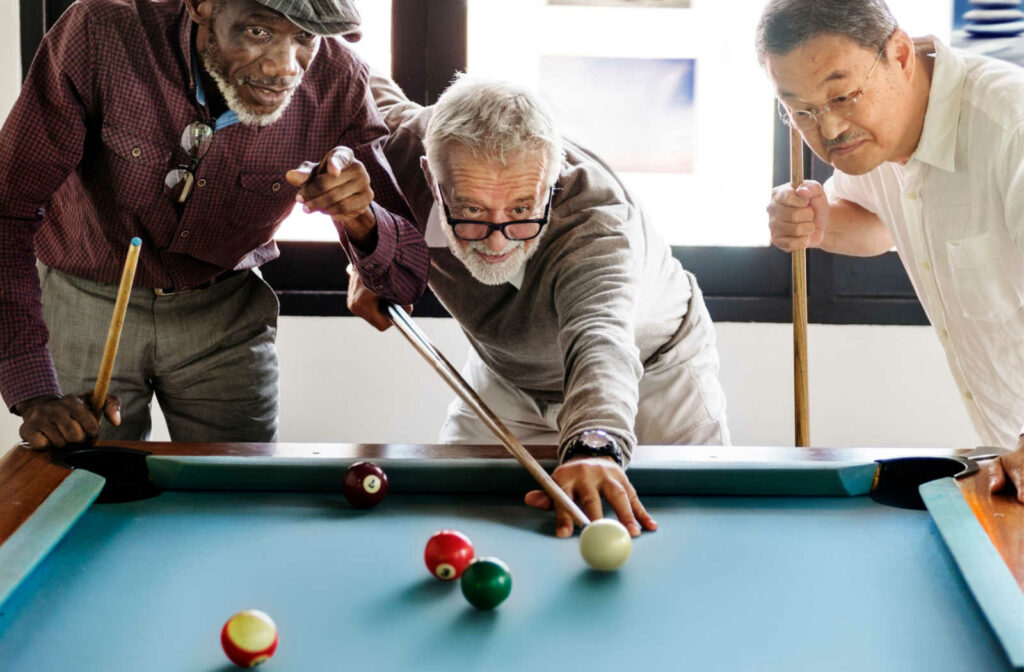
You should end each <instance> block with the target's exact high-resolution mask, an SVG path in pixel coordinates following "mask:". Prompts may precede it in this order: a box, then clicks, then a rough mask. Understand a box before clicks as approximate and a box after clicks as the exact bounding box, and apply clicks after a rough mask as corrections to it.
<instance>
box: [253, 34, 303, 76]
mask: <svg viewBox="0 0 1024 672" xmlns="http://www.w3.org/2000/svg"><path fill="white" fill-rule="evenodd" d="M299 48H300V47H299V45H298V44H295V43H294V42H292V41H291V40H280V41H275V43H274V44H273V45H271V46H270V48H269V49H268V50H267V52H266V55H265V56H264V58H263V62H262V64H261V66H262V71H263V74H264V75H266V76H267V77H281V78H295V77H298V76H299V75H301V74H302V65H301V64H300V63H299V57H298V56H299Z"/></svg>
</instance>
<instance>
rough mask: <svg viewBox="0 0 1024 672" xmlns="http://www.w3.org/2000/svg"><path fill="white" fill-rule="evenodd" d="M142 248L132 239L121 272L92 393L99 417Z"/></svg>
mask: <svg viewBox="0 0 1024 672" xmlns="http://www.w3.org/2000/svg"><path fill="white" fill-rule="evenodd" d="M141 248H142V239H141V238H137V237H136V238H132V241H131V244H130V245H129V246H128V257H127V258H126V259H125V260H124V270H123V271H121V286H120V287H118V289H117V299H116V300H115V301H114V314H113V315H111V316H110V328H109V329H108V330H107V344H106V346H104V348H103V360H102V361H101V362H100V373H99V375H98V376H96V387H95V388H94V389H93V392H92V412H93V414H94V415H96V416H97V417H98V416H99V415H100V413H101V412H102V411H103V404H104V403H105V402H106V400H107V389H108V388H109V387H110V376H111V374H112V373H113V372H114V357H116V356H117V346H118V344H119V343H120V342H121V328H122V327H123V326H124V315H125V313H126V312H128V298H129V296H131V293H132V283H133V282H134V280H135V267H136V266H137V265H138V263H139V250H140V249H141Z"/></svg>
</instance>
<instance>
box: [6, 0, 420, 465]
mask: <svg viewBox="0 0 1024 672" xmlns="http://www.w3.org/2000/svg"><path fill="white" fill-rule="evenodd" d="M358 27H359V15H358V14H357V13H356V11H355V9H354V8H353V7H352V5H351V0H318V1H317V2H314V3H310V2H306V1H305V0H259V1H258V2H257V1H256V0H82V1H81V2H77V3H75V4H74V5H72V6H71V7H70V8H69V9H68V10H67V11H66V12H65V14H64V15H63V16H62V17H61V18H60V20H59V21H58V22H57V23H56V25H54V27H53V28H52V29H51V30H50V32H49V33H48V34H47V35H46V36H45V38H44V39H43V42H42V44H41V45H40V47H39V50H38V52H37V54H36V57H35V59H34V61H33V64H32V68H31V70H30V71H29V74H28V77H27V78H26V80H25V84H24V86H23V88H22V93H21V96H20V97H19V99H18V101H17V103H16V104H15V106H14V109H13V110H12V111H11V114H10V116H9V118H8V119H7V121H6V123H5V124H4V126H3V129H2V130H0V176H2V177H0V394H2V396H3V398H4V400H5V401H6V403H7V405H8V407H9V408H11V410H12V411H13V412H15V413H17V414H19V415H21V416H22V417H23V424H22V426H21V436H22V438H23V439H24V440H26V441H28V442H29V443H30V444H31V445H32V446H33V447H36V448H46V447H61V446H64V445H66V444H68V443H75V442H80V441H83V440H86V439H94V438H96V437H97V435H101V436H103V437H105V438H114V439H135V440H138V439H144V438H148V435H149V430H150V425H151V420H150V403H151V401H152V398H153V396H154V394H155V395H156V397H157V399H158V400H159V402H160V406H161V408H162V410H163V413H164V417H165V418H166V420H167V426H168V429H169V431H170V435H171V438H172V439H175V440H182V441H274V440H275V439H276V437H277V415H278V413H277V408H278V369H277V354H276V350H275V345H274V341H275V335H276V331H277V309H278V304H277V299H276V297H275V295H274V293H273V291H272V290H271V289H270V287H269V286H268V285H267V284H266V283H265V282H263V280H262V279H261V278H260V276H259V275H258V273H256V272H255V271H256V269H257V267H258V266H260V265H261V264H263V263H265V262H267V261H270V260H271V259H273V258H274V257H276V256H277V255H278V250H277V246H276V245H275V244H274V241H273V235H274V231H275V230H276V229H277V227H278V225H279V224H280V223H281V221H282V220H284V218H285V217H286V216H287V215H288V214H289V213H290V212H291V210H292V208H293V207H294V206H295V202H296V201H299V202H302V203H303V204H304V205H305V207H306V209H307V210H310V211H312V210H316V211H320V212H326V213H328V214H330V215H331V216H332V218H333V220H334V224H335V227H336V228H337V230H338V236H339V239H340V241H341V243H342V245H343V246H344V247H345V250H346V253H347V254H348V256H349V258H350V259H351V260H352V262H353V264H354V266H355V267H356V268H357V269H358V271H359V273H360V274H361V275H362V277H363V280H364V281H365V282H366V283H367V285H368V286H369V287H372V288H374V290H375V291H377V292H380V293H381V294H382V295H385V296H388V297H389V298H391V299H392V300H395V301H402V302H408V301H411V300H415V299H416V298H417V297H418V296H419V295H420V293H422V291H423V289H424V288H425V286H426V273H427V269H428V258H427V255H428V253H427V248H426V245H425V244H424V242H423V238H422V236H421V235H420V233H419V231H418V230H417V229H416V227H415V226H414V225H413V224H412V223H411V222H410V221H408V218H409V214H408V208H407V206H406V204H405V202H404V200H403V199H402V197H401V195H400V194H399V192H398V189H397V187H396V185H395V183H394V177H393V176H392V174H391V172H390V170H389V169H388V167H387V163H386V161H385V160H384V157H383V154H382V151H381V146H380V143H381V140H382V138H383V137H384V136H385V135H386V133H387V129H386V127H385V126H384V124H383V122H382V120H381V118H380V114H379V113H378V112H377V110H376V108H375V107H374V105H373V101H372V99H371V98H370V96H369V90H368V86H367V68H366V66H365V64H363V63H362V62H361V61H359V60H358V58H357V57H356V56H354V55H353V53H352V52H351V51H350V50H348V49H346V48H345V47H344V46H342V45H341V44H340V43H339V42H338V41H336V40H333V39H329V38H325V37H323V36H331V35H343V36H345V37H347V38H351V39H357V37H358ZM318 164H319V165H322V166H324V169H323V170H320V171H316V174H312V172H313V171H312V168H313V167H315V166H317V165H318ZM311 174H312V175H311ZM375 197H376V199H377V201H378V202H379V203H381V204H383V207H382V206H381V205H378V204H377V203H376V202H374V198H375ZM133 237H138V238H140V239H141V240H142V248H141V256H140V259H139V264H138V272H137V274H136V276H135V289H134V290H133V291H132V294H131V299H130V301H129V304H128V315H127V319H126V322H125V327H124V332H123V335H122V338H121V342H120V347H119V350H118V357H117V362H116V365H115V367H114V372H113V379H112V382H111V388H110V389H111V396H110V397H109V398H108V399H107V400H106V404H105V415H106V417H107V419H108V420H109V421H110V424H109V425H104V426H103V428H102V432H101V430H100V425H99V422H98V420H97V418H95V417H93V415H92V413H91V411H90V409H89V408H88V406H87V404H86V402H85V401H84V400H83V396H84V394H83V393H84V391H85V390H88V389H89V388H90V387H92V385H93V382H94V380H95V376H96V372H97V371H98V369H99V363H100V353H101V352H102V351H103V346H104V338H105V336H106V334H107V326H108V324H109V321H110V315H111V312H112V309H113V305H114V300H115V297H116V294H117V282H118V278H119V277H120V273H121V266H122V263H123V260H124V259H125V255H126V252H127V250H128V245H129V241H130V240H131V239H132V238H133ZM37 260H38V262H39V264H40V265H39V268H38V272H37V266H36V264H37ZM48 327H49V329H48ZM63 391H68V392H73V393H77V394H67V395H65V394H62V392H63Z"/></svg>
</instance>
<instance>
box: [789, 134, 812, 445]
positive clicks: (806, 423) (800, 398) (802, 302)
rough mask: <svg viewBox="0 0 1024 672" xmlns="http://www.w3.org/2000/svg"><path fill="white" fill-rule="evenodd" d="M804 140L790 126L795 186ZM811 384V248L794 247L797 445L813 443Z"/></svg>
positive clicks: (801, 176)
mask: <svg viewBox="0 0 1024 672" xmlns="http://www.w3.org/2000/svg"><path fill="white" fill-rule="evenodd" d="M803 152H804V143H803V138H802V137H800V131H799V130H797V129H795V128H790V129H789V174H790V183H791V184H792V185H793V188H794V189H795V188H796V187H799V186H800V184H801V183H802V182H803V181H804V157H803ZM808 397H809V392H808V385H807V251H806V250H803V249H800V250H794V251H793V405H794V410H795V415H796V433H795V435H796V445H797V446H798V447H808V446H810V445H811V423H810V410H809V401H808Z"/></svg>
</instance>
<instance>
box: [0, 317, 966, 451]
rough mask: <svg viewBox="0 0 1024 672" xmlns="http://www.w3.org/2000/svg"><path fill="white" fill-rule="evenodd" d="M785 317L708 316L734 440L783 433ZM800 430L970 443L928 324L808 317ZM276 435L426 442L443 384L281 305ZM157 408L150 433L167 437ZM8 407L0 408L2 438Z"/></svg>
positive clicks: (788, 423)
mask: <svg viewBox="0 0 1024 672" xmlns="http://www.w3.org/2000/svg"><path fill="white" fill-rule="evenodd" d="M418 324H419V325H420V326H421V328H422V329H423V330H424V331H425V332H426V333H427V335H428V336H429V337H430V338H431V340H432V341H433V342H434V344H435V345H436V346H437V347H438V348H439V349H440V350H441V351H442V352H444V353H445V355H446V356H447V357H448V359H450V360H452V361H453V362H454V363H456V364H457V365H461V363H462V361H463V360H464V358H465V354H466V350H467V348H468V345H467V343H466V341H465V339H464V337H463V336H462V333H461V332H460V331H459V329H458V327H457V326H456V325H455V323H454V321H452V320H448V319H420V320H418ZM791 334H792V330H791V327H790V326H789V325H776V324H735V323H725V324H719V325H718V341H719V350H720V353H721V357H722V372H721V377H722V383H723V386H724V387H725V391H726V394H727V396H728V404H729V406H728V408H729V422H730V426H731V429H732V435H733V442H734V443H735V444H737V445H792V441H793V411H792V403H793V402H792V398H793V392H792V390H793V382H792V364H791V359H790V353H791V352H792V341H791V339H792V336H791ZM808 336H809V351H810V352H809V354H810V357H809V368H810V390H811V440H812V443H813V444H814V445H816V446H956V447H964V446H973V445H975V444H976V443H977V439H976V437H975V435H974V432H973V430H972V429H971V426H970V423H969V421H968V419H967V414H966V412H965V411H964V409H963V407H962V406H961V404H960V401H959V398H958V396H957V392H956V388H955V386H954V385H953V381H952V378H951V376H950V374H949V372H948V370H947V368H946V362H945V358H944V356H943V354H942V350H941V348H940V347H939V344H938V341H937V339H936V338H935V337H934V335H933V333H932V330H931V329H930V328H928V327H875V326H831V325H811V326H810V329H809V334H808ZM278 345H279V352H280V358H281V440H283V441H336V442H352V443H358V442H364V443H417V442H420V443H431V442H433V441H434V439H435V437H436V435H437V430H438V428H439V427H440V424H441V421H442V419H443V418H444V410H445V407H446V405H447V403H448V401H449V400H450V399H451V397H452V393H451V392H450V391H449V390H448V388H447V387H446V386H445V384H444V383H443V382H442V381H441V380H440V379H439V378H438V376H437V374H436V373H434V371H433V370H432V369H430V368H429V366H428V365H427V364H426V363H425V362H424V361H423V360H422V359H421V358H420V356H419V355H418V354H417V353H416V352H415V351H414V350H413V349H412V347H411V346H409V345H408V344H407V343H406V342H405V340H404V339H403V338H402V337H401V336H400V335H399V334H398V333H397V332H395V331H394V330H390V331H389V332H387V333H384V334H379V333H377V331H375V330H373V329H371V328H370V327H369V326H367V325H365V324H364V323H362V322H361V321H359V320H357V319H354V318H314V317H285V318H282V319H281V323H280V332H279V338H278ZM161 423H162V420H160V419H159V418H158V419H157V421H156V425H155V427H156V429H155V431H154V437H153V438H155V439H166V438H167V434H166V429H165V428H164V427H163V426H162V424H161ZM17 427H18V422H17V418H15V417H13V416H7V415H0V436H2V437H4V439H3V443H4V444H5V445H7V444H10V443H13V442H14V441H16V440H17Z"/></svg>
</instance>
